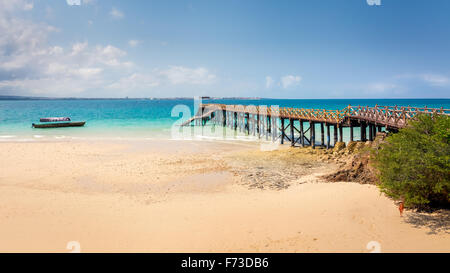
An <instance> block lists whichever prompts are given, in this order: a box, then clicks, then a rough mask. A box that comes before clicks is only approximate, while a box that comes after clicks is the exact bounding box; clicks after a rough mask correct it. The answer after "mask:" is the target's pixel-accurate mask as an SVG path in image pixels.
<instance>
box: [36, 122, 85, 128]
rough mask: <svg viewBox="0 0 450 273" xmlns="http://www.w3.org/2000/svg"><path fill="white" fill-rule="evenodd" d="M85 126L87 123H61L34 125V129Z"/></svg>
mask: <svg viewBox="0 0 450 273" xmlns="http://www.w3.org/2000/svg"><path fill="white" fill-rule="evenodd" d="M84 124H86V122H85V121H81V122H59V123H47V124H34V123H33V127H34V128H41V129H44V128H60V127H81V126H84Z"/></svg>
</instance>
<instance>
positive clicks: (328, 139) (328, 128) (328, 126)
mask: <svg viewBox="0 0 450 273" xmlns="http://www.w3.org/2000/svg"><path fill="white" fill-rule="evenodd" d="M327 149H330V124H327Z"/></svg>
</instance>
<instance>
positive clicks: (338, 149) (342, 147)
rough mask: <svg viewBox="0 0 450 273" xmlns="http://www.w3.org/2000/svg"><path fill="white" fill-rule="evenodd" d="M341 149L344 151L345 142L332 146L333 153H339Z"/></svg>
mask: <svg viewBox="0 0 450 273" xmlns="http://www.w3.org/2000/svg"><path fill="white" fill-rule="evenodd" d="M343 149H345V142H336V144H335V145H334V148H333V151H335V152H339V151H341V150H343Z"/></svg>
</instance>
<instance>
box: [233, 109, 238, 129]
mask: <svg viewBox="0 0 450 273" xmlns="http://www.w3.org/2000/svg"><path fill="white" fill-rule="evenodd" d="M233 114H234V119H233V122H234V124H233V127H234V130H237V126H238V124H237V123H238V116H237V112H234V113H233Z"/></svg>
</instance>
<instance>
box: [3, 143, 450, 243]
mask: <svg viewBox="0 0 450 273" xmlns="http://www.w3.org/2000/svg"><path fill="white" fill-rule="evenodd" d="M300 150H301V149H300V148H295V149H291V148H289V147H287V145H285V146H283V147H281V150H279V151H266V152H264V151H260V149H259V146H258V145H257V144H255V143H250V142H248V143H243V142H242V143H220V142H213V141H172V140H152V141H90V142H88V141H61V142H33V143H31V142H27V143H19V142H10V143H6V142H3V143H0V200H1V201H0V221H1V225H0V226H1V232H0V251H1V252H69V251H70V250H69V249H67V244H68V243H69V242H72V241H75V242H78V243H79V245H80V247H81V249H80V250H81V251H82V252H370V251H371V250H373V249H372V248H368V247H367V246H368V243H369V242H372V241H374V242H376V243H372V244H375V245H379V247H380V249H379V250H380V251H381V252H450V229H449V218H450V217H449V216H448V215H445V214H443V213H434V214H426V213H417V212H412V211H406V213H405V214H404V216H403V217H400V215H399V212H398V208H397V206H396V204H395V202H394V201H393V200H391V199H389V198H387V197H385V196H384V195H383V194H381V193H380V192H379V190H378V188H377V187H375V186H373V185H363V184H358V183H351V182H337V183H327V182H324V181H322V180H321V178H320V176H321V175H323V174H326V173H329V172H330V171H333V170H335V169H336V165H334V164H333V163H327V162H319V161H317V160H316V159H315V158H314V157H313V156H309V155H308V154H306V153H302V152H300Z"/></svg>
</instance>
